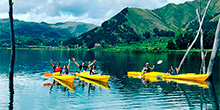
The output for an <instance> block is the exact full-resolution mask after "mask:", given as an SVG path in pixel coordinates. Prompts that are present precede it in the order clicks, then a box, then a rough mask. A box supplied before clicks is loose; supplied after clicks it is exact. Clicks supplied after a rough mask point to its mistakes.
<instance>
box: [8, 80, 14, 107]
mask: <svg viewBox="0 0 220 110" xmlns="http://www.w3.org/2000/svg"><path fill="white" fill-rule="evenodd" d="M10 83H13V82H10ZM13 103H14V84H12V85H11V84H10V86H9V106H8V108H9V110H13Z"/></svg>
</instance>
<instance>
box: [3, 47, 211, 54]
mask: <svg viewBox="0 0 220 110" xmlns="http://www.w3.org/2000/svg"><path fill="white" fill-rule="evenodd" d="M0 49H7V50H9V49H11V48H9V47H8V48H7V47H0ZM16 49H19V50H83V51H104V52H115V53H161V52H166V53H185V52H186V51H187V50H186V49H184V50H168V49H164V50H153V49H151V50H143V49H140V48H139V49H126V48H120V49H119V48H92V49H82V48H75V49H74V48H59V47H52V48H34V47H27V48H20V47H18V48H16ZM204 50H205V51H207V52H208V53H211V52H212V49H204ZM200 52H201V50H200V49H191V51H190V52H189V53H200Z"/></svg>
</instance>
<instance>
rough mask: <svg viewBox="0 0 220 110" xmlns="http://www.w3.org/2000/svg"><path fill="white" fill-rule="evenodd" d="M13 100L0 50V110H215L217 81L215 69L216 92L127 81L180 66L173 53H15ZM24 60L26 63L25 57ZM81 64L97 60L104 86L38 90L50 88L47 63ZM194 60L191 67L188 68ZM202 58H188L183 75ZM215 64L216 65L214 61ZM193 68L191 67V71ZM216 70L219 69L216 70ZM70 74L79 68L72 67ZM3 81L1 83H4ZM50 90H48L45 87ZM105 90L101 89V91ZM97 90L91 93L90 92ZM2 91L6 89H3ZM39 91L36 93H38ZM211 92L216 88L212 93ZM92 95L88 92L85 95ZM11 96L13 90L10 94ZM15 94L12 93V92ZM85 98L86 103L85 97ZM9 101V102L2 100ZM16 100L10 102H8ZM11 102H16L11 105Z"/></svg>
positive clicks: (191, 85)
mask: <svg viewBox="0 0 220 110" xmlns="http://www.w3.org/2000/svg"><path fill="white" fill-rule="evenodd" d="M17 53H19V55H18V56H16V59H17V60H16V64H17V65H16V66H15V71H16V72H17V74H16V75H15V83H14V84H15V86H14V88H15V92H16V94H14V97H12V98H10V97H11V96H10V94H8V91H9V90H8V88H9V87H8V80H7V79H8V78H7V74H8V73H7V72H8V65H9V64H8V61H9V59H10V58H9V56H10V51H8V50H0V59H1V62H0V68H1V69H0V80H1V83H2V84H1V85H0V87H1V88H3V89H0V93H1V94H0V109H3V110H5V109H7V108H9V105H10V103H9V102H10V101H11V102H12V103H11V104H12V107H11V108H14V109H30V108H33V109H39V110H42V109H153V110H155V109H156V110H161V109H162V110H163V109H196V110H197V109H208V110H209V109H219V104H218V102H219V99H220V97H219V94H220V89H218V88H220V83H219V81H220V75H219V74H218V73H219V68H220V65H219V63H218V64H217V65H216V66H217V68H216V70H215V73H216V74H215V76H214V77H213V80H214V81H213V82H214V87H213V86H211V85H209V84H207V83H206V82H202V83H197V82H180V81H169V80H167V81H165V80H163V79H147V80H141V79H134V78H127V75H126V73H127V71H130V70H133V71H140V70H141V69H142V67H143V66H144V64H145V63H146V62H149V63H150V64H154V63H156V62H157V61H158V60H160V59H162V60H163V61H164V62H163V63H162V64H161V65H157V66H156V68H155V70H156V71H162V72H167V70H168V68H170V65H175V66H176V65H178V64H179V59H181V58H182V56H183V55H182V54H175V53H174V54H172V53H161V54H156V53H150V54H149V53H143V54H131V53H126V54H125V53H105V52H85V51H59V50H56V51H54V50H17ZM24 56H25V57H24ZM72 57H75V58H76V59H78V60H79V61H83V60H85V61H90V60H93V59H97V63H96V65H97V66H98V68H97V69H100V71H103V73H105V74H108V75H111V79H110V80H109V82H108V85H109V86H110V87H109V86H108V85H107V86H105V84H103V85H100V86H99V85H95V84H93V83H91V82H86V81H82V80H75V81H74V83H73V84H74V85H75V90H74V91H75V92H73V91H72V90H71V89H68V88H67V87H66V89H63V88H65V87H63V86H55V85H54V87H53V89H52V91H51V94H50V93H49V89H50V86H46V87H45V86H42V85H43V84H44V83H46V82H50V83H52V81H53V79H52V78H44V77H42V75H43V74H44V73H45V72H48V71H52V68H51V64H50V61H49V60H50V59H51V58H52V59H54V60H56V61H60V62H61V64H64V63H67V59H68V58H72ZM192 60H193V61H194V62H192ZM198 62H200V56H199V55H195V54H190V55H189V58H187V60H186V62H185V63H184V66H183V69H182V70H183V72H196V71H199V68H200V64H199V63H198ZM218 62H219V60H218ZM192 65H193V66H192ZM218 67H219V68H218ZM70 68H71V70H70V71H72V70H73V71H74V70H78V67H77V66H75V65H71V67H70ZM3 76H5V77H3ZM49 85H50V84H49ZM102 86H103V87H102ZM94 87H95V88H94ZM5 88H6V89H5ZM36 88H37V89H36ZM211 88H214V89H213V90H215V92H211V91H213V90H212V89H211ZM89 89H90V90H89ZM12 90H13V89H12ZM11 93H13V92H11ZM88 95H89V97H88ZM5 99H7V100H5ZM8 99H14V100H8ZM13 101H14V102H13Z"/></svg>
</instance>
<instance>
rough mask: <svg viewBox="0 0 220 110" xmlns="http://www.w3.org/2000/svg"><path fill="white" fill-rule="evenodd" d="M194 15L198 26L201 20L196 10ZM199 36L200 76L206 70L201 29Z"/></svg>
mask: <svg viewBox="0 0 220 110" xmlns="http://www.w3.org/2000/svg"><path fill="white" fill-rule="evenodd" d="M196 14H197V17H198V21H199V24H200V23H201V20H200V15H199V12H198V9H196ZM200 35H201V37H200V48H201V58H202V63H201V68H200V72H201V74H204V73H205V71H206V68H205V55H204V47H203V31H202V29H201V31H200Z"/></svg>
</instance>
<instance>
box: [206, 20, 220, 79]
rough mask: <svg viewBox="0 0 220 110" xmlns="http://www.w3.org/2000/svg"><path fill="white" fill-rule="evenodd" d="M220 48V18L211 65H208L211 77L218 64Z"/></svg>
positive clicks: (208, 72)
mask: <svg viewBox="0 0 220 110" xmlns="http://www.w3.org/2000/svg"><path fill="white" fill-rule="evenodd" d="M219 48H220V18H219V21H218V25H217V29H216V32H215V40H214V44H213V48H212V54H211V57H210V60H209V65H208V70H207V74H209V75H211V74H213V72H214V67H215V64H216V60H217V58H218V52H219Z"/></svg>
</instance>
